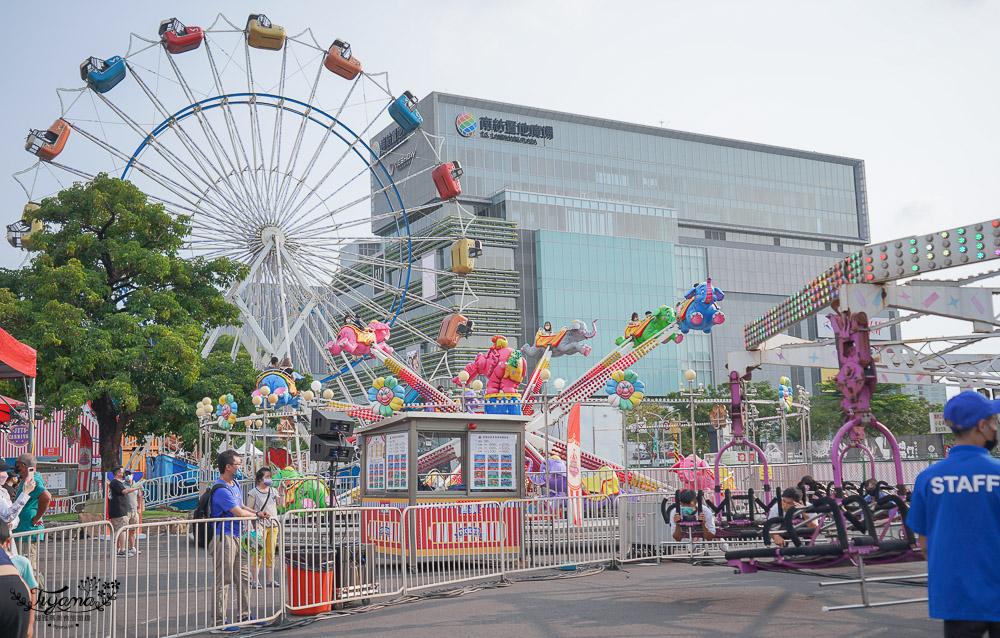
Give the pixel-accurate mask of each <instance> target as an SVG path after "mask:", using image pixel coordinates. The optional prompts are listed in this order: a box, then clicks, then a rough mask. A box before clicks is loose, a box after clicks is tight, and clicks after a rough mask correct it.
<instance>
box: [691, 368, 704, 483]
mask: <svg viewBox="0 0 1000 638" xmlns="http://www.w3.org/2000/svg"><path fill="white" fill-rule="evenodd" d="M688 398H689V399H690V400H691V471H693V472H694V490H695V491H696V492H697V491H698V490H700V489H701V485H700V483H701V481H700V480H699V478H701V477H700V476H699V474H698V456H697V454H696V452H697V449H698V448H696V447H695V441H694V379H688Z"/></svg>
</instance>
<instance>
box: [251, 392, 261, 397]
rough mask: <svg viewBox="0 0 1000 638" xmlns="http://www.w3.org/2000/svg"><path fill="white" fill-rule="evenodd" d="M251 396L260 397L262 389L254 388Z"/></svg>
mask: <svg viewBox="0 0 1000 638" xmlns="http://www.w3.org/2000/svg"><path fill="white" fill-rule="evenodd" d="M250 396H252V397H259V396H260V390H254V391H253V392H251V393H250Z"/></svg>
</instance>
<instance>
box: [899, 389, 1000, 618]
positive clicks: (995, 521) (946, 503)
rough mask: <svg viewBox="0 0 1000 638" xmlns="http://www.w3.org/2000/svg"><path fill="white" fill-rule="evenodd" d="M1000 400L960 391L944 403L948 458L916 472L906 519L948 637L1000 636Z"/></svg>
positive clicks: (936, 613)
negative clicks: (998, 454) (999, 562)
mask: <svg viewBox="0 0 1000 638" xmlns="http://www.w3.org/2000/svg"><path fill="white" fill-rule="evenodd" d="M997 414H1000V400H997V401H990V400H989V399H987V398H986V397H984V396H983V395H981V394H979V393H978V392H962V393H961V394H959V395H957V396H954V397H952V398H951V400H950V401H948V403H947V404H946V405H945V406H944V419H945V422H946V423H947V424H948V427H950V428H951V430H952V432H954V433H955V447H953V448H951V451H950V452H949V453H948V458H946V459H944V460H943V461H940V462H938V463H935V464H934V465H932V466H930V467H929V468H927V469H926V470H924V471H923V472H921V473H920V475H919V476H917V480H916V482H915V483H914V485H913V499H912V502H911V504H910V513H909V515H908V516H907V518H906V524H907V525H908V526H909V528H910V529H911V530H913V533H914V534H917V535H918V541H919V542H920V548H921V549H922V550H923V551H924V555H925V556H927V572H928V580H927V591H928V597H929V598H930V615H931V617H932V618H940V619H942V620H944V635H945V636H946V637H947V638H966V637H968V638H980V637H981V636H983V635H985V634H987V632H988V633H989V636H990V638H1000V570H998V569H997V567H996V564H995V562H994V561H993V558H994V557H995V555H996V551H997V547H998V546H1000V460H997V459H995V458H993V457H991V456H990V450H992V449H993V448H995V447H996V445H997Z"/></svg>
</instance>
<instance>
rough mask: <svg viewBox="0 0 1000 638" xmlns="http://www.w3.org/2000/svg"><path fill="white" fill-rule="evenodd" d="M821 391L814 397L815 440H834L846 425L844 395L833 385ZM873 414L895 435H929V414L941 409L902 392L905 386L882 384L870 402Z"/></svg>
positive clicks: (822, 386)
mask: <svg viewBox="0 0 1000 638" xmlns="http://www.w3.org/2000/svg"><path fill="white" fill-rule="evenodd" d="M821 390H822V392H821V393H820V394H819V395H818V396H815V397H813V398H812V431H813V438H815V439H827V438H833V435H834V434H836V432H837V430H838V429H839V428H840V426H842V425H843V424H844V418H845V417H844V412H843V411H842V410H841V409H840V401H841V400H842V399H843V398H844V396H843V395H842V394H841V393H840V391H839V390H837V386H836V385H835V384H834V383H824V384H822V385H821ZM871 408H872V414H874V415H875V418H877V419H878V420H879V422H880V423H882V424H883V425H885V426H887V427H888V428H889V430H890V431H891V432H892V433H893V434H895V435H897V436H898V435H907V434H928V433H930V420H929V416H928V415H929V414H930V413H931V412H940V411H941V410H942V406H941V405H939V404H933V403H929V402H928V401H927V400H926V399H923V398H920V397H915V396H912V395H909V394H905V393H904V392H903V386H902V385H898V384H892V383H879V384H878V385H877V386H875V393H874V394H873V395H872V399H871Z"/></svg>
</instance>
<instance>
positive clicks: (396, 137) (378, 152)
mask: <svg viewBox="0 0 1000 638" xmlns="http://www.w3.org/2000/svg"><path fill="white" fill-rule="evenodd" d="M405 139H406V131H404V130H403V127H402V126H397V127H396V128H394V129H393V130H391V131H389V132H388V133H386V134H385V135H383V136H382V137H381V138H379V139H377V140H372V142H371V149H372V153H373V154H374V155H375V157H376V158H381V157H383V156H384V155H385V154H386V153H388V152H389V151H391V150H392V149H394V148H396V147H397V146H399V145H400V143H401V142H402V141H403V140H405Z"/></svg>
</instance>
